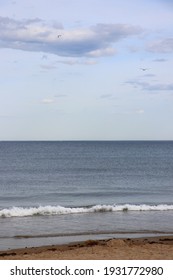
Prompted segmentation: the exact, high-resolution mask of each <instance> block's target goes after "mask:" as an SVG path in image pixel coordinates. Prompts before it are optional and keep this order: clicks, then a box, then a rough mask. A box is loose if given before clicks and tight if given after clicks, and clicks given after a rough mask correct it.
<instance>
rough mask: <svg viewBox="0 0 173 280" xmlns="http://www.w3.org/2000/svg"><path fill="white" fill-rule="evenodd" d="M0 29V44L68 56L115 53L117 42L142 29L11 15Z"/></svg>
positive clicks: (129, 26)
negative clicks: (73, 24) (74, 25)
mask: <svg viewBox="0 0 173 280" xmlns="http://www.w3.org/2000/svg"><path fill="white" fill-rule="evenodd" d="M0 30H1V33H0V47H3V48H11V49H20V50H24V51H33V52H45V53H51V54H56V55H59V56H64V57H100V56H108V55H114V54H115V52H116V51H115V49H114V46H113V44H114V43H116V42H118V41H119V40H122V39H125V38H127V37H130V36H133V35H138V34H140V33H141V32H142V29H141V28H139V27H138V26H131V25H126V24H103V23H102V24H96V25H94V26H90V27H88V28H85V29H84V28H83V29H82V28H76V29H69V30H66V29H64V28H63V26H62V24H56V25H55V24H54V25H52V26H51V25H49V24H48V23H45V22H44V21H42V20H41V19H38V18H36V19H27V20H20V21H19V20H14V19H11V18H8V17H0ZM59 35H61V36H59Z"/></svg>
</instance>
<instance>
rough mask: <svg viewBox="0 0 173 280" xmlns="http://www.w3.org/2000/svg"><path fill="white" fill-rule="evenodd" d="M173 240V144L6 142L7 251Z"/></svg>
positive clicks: (1, 234) (1, 185) (3, 245)
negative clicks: (160, 238)
mask: <svg viewBox="0 0 173 280" xmlns="http://www.w3.org/2000/svg"><path fill="white" fill-rule="evenodd" d="M168 234H169V235H172V234H173V141H16V142H15V141H11V142H8V141H2V142H0V250H6V249H12V248H20V247H33V246H41V245H52V244H62V243H69V242H74V241H80V240H88V239H105V238H106V239H107V238H114V237H115V238H116V237H127V238H130V237H140V236H141V237H142V236H156V235H168Z"/></svg>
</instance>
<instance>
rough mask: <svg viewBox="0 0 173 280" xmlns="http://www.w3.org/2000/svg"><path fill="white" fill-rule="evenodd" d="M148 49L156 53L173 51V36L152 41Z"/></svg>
mask: <svg viewBox="0 0 173 280" xmlns="http://www.w3.org/2000/svg"><path fill="white" fill-rule="evenodd" d="M147 50H148V51H150V52H156V53H172V52H173V38H166V39H163V40H158V41H155V42H153V43H151V44H150V45H149V46H148V47H147Z"/></svg>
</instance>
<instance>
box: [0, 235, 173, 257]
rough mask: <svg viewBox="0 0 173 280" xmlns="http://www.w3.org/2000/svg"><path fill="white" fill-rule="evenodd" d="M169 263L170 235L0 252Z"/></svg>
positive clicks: (171, 252) (172, 247)
mask: <svg viewBox="0 0 173 280" xmlns="http://www.w3.org/2000/svg"><path fill="white" fill-rule="evenodd" d="M15 259H18V260H51V259H52V260H134V259H136V260H172V259H173V236H160V237H147V238H127V239H109V240H99V241H98V240H87V241H84V242H76V243H70V244H65V245H52V246H42V247H34V248H23V249H15V250H7V251H0V260H15Z"/></svg>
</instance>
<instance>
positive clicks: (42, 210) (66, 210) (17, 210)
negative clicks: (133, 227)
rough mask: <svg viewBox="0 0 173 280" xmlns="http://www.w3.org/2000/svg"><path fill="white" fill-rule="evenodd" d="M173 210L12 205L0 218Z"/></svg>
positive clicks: (161, 206) (128, 206)
mask: <svg viewBox="0 0 173 280" xmlns="http://www.w3.org/2000/svg"><path fill="white" fill-rule="evenodd" d="M169 210H173V205H167V204H159V205H147V204H141V205H131V204H122V205H116V204H115V205H95V206H91V207H71V208H70V207H63V206H39V207H30V208H24V207H12V208H9V209H2V210H0V217H1V218H9V217H27V216H36V215H39V216H51V215H67V214H82V213H96V212H121V211H122V212H126V211H169Z"/></svg>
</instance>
